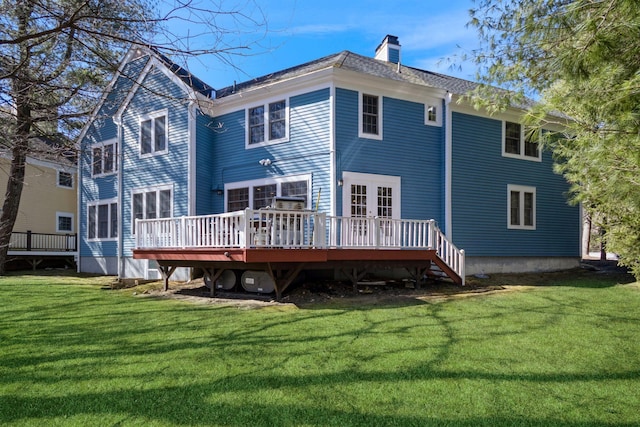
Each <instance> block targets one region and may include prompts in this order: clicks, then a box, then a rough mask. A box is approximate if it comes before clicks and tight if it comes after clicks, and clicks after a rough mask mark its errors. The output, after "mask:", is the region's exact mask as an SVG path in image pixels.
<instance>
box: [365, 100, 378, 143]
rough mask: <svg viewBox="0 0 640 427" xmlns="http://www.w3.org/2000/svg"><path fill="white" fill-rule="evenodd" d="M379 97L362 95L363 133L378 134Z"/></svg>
mask: <svg viewBox="0 0 640 427" xmlns="http://www.w3.org/2000/svg"><path fill="white" fill-rule="evenodd" d="M378 110H379V108H378V97H377V96H374V95H366V94H365V95H362V133H363V134H369V135H378V134H379V131H378V123H379V111H378Z"/></svg>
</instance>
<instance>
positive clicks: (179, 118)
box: [78, 36, 581, 279]
mask: <svg viewBox="0 0 640 427" xmlns="http://www.w3.org/2000/svg"><path fill="white" fill-rule="evenodd" d="M400 50H401V46H400V44H399V42H398V39H397V37H395V36H386V37H385V38H384V40H383V41H382V43H381V44H380V45H379V46H378V48H377V49H376V53H375V57H373V58H372V57H366V56H362V55H359V54H356V53H353V52H349V51H343V52H340V53H337V54H334V55H330V56H327V57H324V58H320V59H317V60H315V61H312V62H309V63H306V64H302V65H299V66H296V67H293V68H290V69H286V70H282V71H279V72H276V73H273V74H269V75H266V76H264V77H260V78H258V79H254V80H251V81H248V82H244V83H239V84H235V83H234V84H233V85H231V86H228V87H225V88H220V89H218V90H214V89H213V88H211V87H210V86H208V85H207V84H205V83H204V82H202V81H201V80H199V79H197V78H195V77H193V76H192V75H190V74H189V73H188V72H187V71H186V70H184V69H182V68H180V67H178V66H176V65H175V64H174V63H172V62H171V61H170V60H169V59H168V58H166V57H163V56H161V55H159V54H157V53H156V52H154V51H152V50H149V49H145V48H139V47H137V48H134V49H132V50H131V51H130V52H129V53H128V55H127V56H126V58H125V59H124V60H123V62H122V65H121V67H120V70H119V72H118V74H117V75H116V76H115V78H114V79H113V81H112V82H111V84H110V85H109V87H108V88H107V90H106V91H105V95H104V97H103V100H102V102H101V103H100V105H99V106H98V108H97V109H96V111H95V113H94V115H93V117H92V119H91V120H90V121H89V122H88V124H87V126H86V128H85V129H84V130H83V132H82V134H81V137H80V140H79V144H80V147H81V149H82V156H81V157H80V162H79V213H78V217H79V218H80V229H79V236H80V238H79V262H78V268H79V270H80V271H83V272H93V273H103V274H110V275H118V276H120V277H140V278H157V277H160V275H161V274H162V273H163V272H164V273H166V272H167V271H165V270H163V269H162V268H161V267H162V266H161V265H159V264H158V261H157V260H155V259H144V258H140V257H138V256H136V257H134V250H135V249H136V247H137V246H139V245H140V244H139V240H137V238H140V237H141V236H136V230H138V229H137V228H136V220H153V219H160V218H176V219H179V218H183V217H198V216H206V215H211V214H223V213H226V212H237V211H242V210H243V209H247V208H249V209H253V210H259V209H261V208H265V207H268V206H270V205H271V204H272V203H273V200H274V197H275V198H283V199H291V200H298V201H301V203H302V204H303V205H304V206H303V207H304V208H306V210H307V211H311V212H322V213H324V214H326V215H327V216H328V217H332V218H333V217H340V218H387V219H389V220H396V219H397V220H400V219H415V220H430V219H433V220H435V221H436V222H437V226H438V230H441V231H442V233H443V235H444V236H446V238H447V240H448V241H450V242H453V243H455V245H456V246H457V247H458V248H463V249H464V253H465V265H466V274H474V273H479V272H481V271H482V272H486V273H490V272H522V271H543V270H556V269H562V268H570V267H574V266H576V265H578V262H579V259H580V253H581V252H580V211H579V208H578V207H575V206H569V205H568V204H567V201H566V198H565V193H566V192H567V190H568V184H567V183H566V182H565V181H564V179H563V178H562V177H561V176H559V175H557V174H555V173H554V172H553V165H552V157H551V154H550V153H548V152H546V151H543V150H541V149H540V148H539V147H538V144H537V143H536V142H535V141H532V140H529V139H528V138H527V137H526V133H525V129H524V126H523V125H522V124H520V120H521V115H522V110H519V109H515V108H514V109H512V110H509V111H507V112H505V113H503V114H498V115H494V116H489V115H488V114H486V113H484V112H482V111H477V110H475V109H473V108H472V107H471V106H470V105H468V104H467V103H464V102H460V101H459V100H460V99H461V96H462V95H463V94H465V93H466V92H468V91H469V90H471V89H473V88H474V87H475V83H473V82H470V81H466V80H462V79H458V78H454V77H450V76H446V75H442V74H438V73H433V72H429V71H425V70H420V69H416V68H412V67H408V66H405V65H401V63H400V53H401V52H400ZM314 221H315V223H318V220H317V219H315V220H314ZM345 221H346V220H345ZM142 222H144V221H142ZM359 227H362V226H361V225H359ZM153 233H154V234H155V235H157V236H159V235H160V234H161V233H159V232H157V231H154V232H153ZM185 233H186V232H185V231H183V232H182V234H185ZM343 234H344V231H343ZM185 235H186V234H185ZM316 239H317V237H316ZM181 245H184V244H181ZM315 245H317V240H316V242H315ZM172 247H173V249H176V248H175V246H172ZM314 247H315V246H314ZM175 257H176V255H175V254H174V258H175ZM178 258H180V257H179V256H178ZM175 259H177V258H175ZM161 264H162V263H161ZM174 264H175V266H176V267H178V268H177V270H176V271H175V273H174V274H175V275H174V276H173V277H175V278H179V279H186V278H188V277H189V275H190V269H189V268H181V267H185V266H188V267H194V266H196V265H198V264H197V263H193V264H189V263H185V264H180V263H174ZM171 272H172V273H173V270H172V271H171Z"/></svg>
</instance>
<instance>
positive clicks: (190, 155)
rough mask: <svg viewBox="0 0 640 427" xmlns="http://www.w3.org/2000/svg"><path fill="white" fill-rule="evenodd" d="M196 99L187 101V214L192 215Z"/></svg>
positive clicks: (194, 202)
mask: <svg viewBox="0 0 640 427" xmlns="http://www.w3.org/2000/svg"><path fill="white" fill-rule="evenodd" d="M196 106H197V100H196V99H195V98H193V99H192V100H191V101H189V107H188V108H187V114H188V115H189V117H188V119H187V123H188V124H187V140H188V141H189V143H188V148H187V167H188V168H187V197H188V200H187V216H193V215H195V214H196V164H195V161H196V153H195V150H196V132H197V129H196V120H197V113H196ZM174 198H175V195H174Z"/></svg>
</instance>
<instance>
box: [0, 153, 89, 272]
mask: <svg viewBox="0 0 640 427" xmlns="http://www.w3.org/2000/svg"><path fill="white" fill-rule="evenodd" d="M39 157H40V158H34V157H28V158H27V164H26V171H25V180H24V188H23V191H22V197H21V199H20V207H19V212H18V217H17V219H16V223H15V225H14V228H13V233H12V236H11V244H10V247H9V255H10V262H11V263H13V264H16V262H17V261H27V262H28V263H29V264H30V265H31V266H32V267H33V268H36V267H37V266H38V265H41V263H42V262H43V261H47V264H51V261H55V262H56V263H57V264H61V263H62V262H69V263H72V262H73V261H74V260H75V256H76V254H77V252H76V242H77V223H78V221H77V216H76V211H77V187H76V185H77V181H76V177H77V171H76V166H75V164H74V163H73V161H71V160H69V159H66V158H64V157H59V158H58V157H55V158H51V159H46V158H45V156H39ZM10 168H11V161H10V159H9V158H8V156H7V155H3V154H2V153H0V191H2V193H4V190H5V189H6V185H7V180H8V176H9V173H10ZM0 203H1V202H0ZM0 208H1V205H0Z"/></svg>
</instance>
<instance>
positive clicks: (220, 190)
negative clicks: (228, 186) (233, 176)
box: [216, 188, 224, 196]
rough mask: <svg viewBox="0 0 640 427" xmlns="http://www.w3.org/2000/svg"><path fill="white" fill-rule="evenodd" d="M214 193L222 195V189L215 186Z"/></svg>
mask: <svg viewBox="0 0 640 427" xmlns="http://www.w3.org/2000/svg"><path fill="white" fill-rule="evenodd" d="M216 194H217V195H218V196H224V190H223V189H221V188H216Z"/></svg>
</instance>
